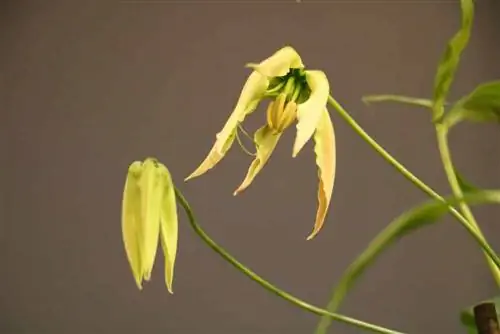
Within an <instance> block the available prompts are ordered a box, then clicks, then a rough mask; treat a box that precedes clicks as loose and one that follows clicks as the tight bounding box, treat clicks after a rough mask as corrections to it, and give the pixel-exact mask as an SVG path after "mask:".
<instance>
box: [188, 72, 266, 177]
mask: <svg viewBox="0 0 500 334" xmlns="http://www.w3.org/2000/svg"><path fill="white" fill-rule="evenodd" d="M268 85H269V80H268V79H267V78H266V77H265V76H263V75H262V74H259V73H258V72H255V71H254V72H252V74H250V76H249V77H248V79H247V82H246V83H245V86H243V89H242V91H241V95H240V97H239V99H238V103H237V104H236V107H235V108H234V111H233V113H232V114H231V116H229V119H228V120H227V122H226V124H225V125H224V127H223V128H222V130H221V131H220V132H219V133H217V135H216V140H215V144H214V146H213V147H212V149H211V150H210V152H209V153H208V155H207V157H206V158H205V160H204V161H203V162H202V163H201V164H200V166H199V167H198V168H197V169H196V170H195V171H194V172H193V173H191V175H189V176H188V177H187V178H186V179H185V181H187V180H189V179H192V178H194V177H197V176H200V175H202V174H204V173H206V172H207V171H208V170H209V169H211V168H213V167H214V166H215V165H216V164H217V163H218V162H219V161H220V160H221V159H222V158H223V157H224V155H225V154H226V153H227V151H228V150H229V148H230V147H231V145H232V143H233V141H234V137H235V134H236V131H237V127H238V124H239V123H241V122H243V120H244V119H245V117H246V116H247V115H248V114H250V113H252V112H253V111H254V110H255V109H256V108H257V106H258V104H259V102H260V100H261V99H262V96H263V94H264V93H265V91H266V89H267V87H268Z"/></svg>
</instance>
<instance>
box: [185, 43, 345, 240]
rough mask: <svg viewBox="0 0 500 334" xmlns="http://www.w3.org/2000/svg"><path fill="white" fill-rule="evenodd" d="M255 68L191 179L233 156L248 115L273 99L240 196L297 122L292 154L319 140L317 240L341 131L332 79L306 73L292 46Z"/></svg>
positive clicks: (329, 190)
mask: <svg viewBox="0 0 500 334" xmlns="http://www.w3.org/2000/svg"><path fill="white" fill-rule="evenodd" d="M247 67H250V68H252V69H253V72H252V73H251V74H250V76H249V77H248V79H247V81H246V83H245V85H244V86H243V89H242V91H241V94H240V97H239V99H238V102H237V103H236V107H235V108H234V111H233V113H232V114H231V116H230V117H229V119H228V120H227V122H226V124H225V125H224V127H223V128H222V130H221V131H220V132H219V133H218V134H217V135H216V141H215V144H214V146H213V147H212V149H211V150H210V152H209V153H208V156H207V157H206V158H205V160H204V161H203V162H202V163H201V164H200V166H199V167H198V168H197V169H196V170H195V171H194V172H193V173H192V174H191V175H189V176H188V177H187V178H186V181H187V180H189V179H192V178H194V177H197V176H200V175H202V174H204V173H205V172H207V171H208V170H209V169H211V168H212V167H214V166H215V165H216V164H217V163H218V162H219V161H220V160H221V159H222V158H223V157H224V155H225V154H226V153H227V151H228V150H229V149H230V147H231V145H232V144H233V142H234V139H235V137H236V136H237V131H238V127H239V126H240V124H241V123H242V122H243V121H244V119H245V117H246V116H247V115H249V114H250V113H252V112H253V111H255V109H257V107H258V105H259V103H260V102H261V101H262V100H264V99H266V98H270V99H271V101H270V103H269V106H268V108H267V115H266V116H267V122H266V125H264V126H263V127H261V128H260V129H258V130H257V131H256V132H255V134H254V142H255V145H256V150H257V152H256V157H255V160H254V161H253V162H252V164H251V165H250V168H249V170H248V173H247V175H246V177H245V179H244V180H243V182H242V184H241V185H240V186H239V187H238V188H237V189H236V191H235V195H236V194H238V193H239V192H241V191H243V190H244V189H245V188H247V187H248V186H249V185H250V184H251V183H252V181H253V179H254V178H255V176H256V175H257V174H258V173H259V172H260V170H261V169H262V168H263V167H264V165H265V164H266V162H267V161H268V160H269V157H270V156H271V154H272V152H273V150H274V148H275V147H276V144H277V143H278V140H279V139H280V137H281V135H282V133H283V132H284V131H285V130H286V129H287V128H288V127H289V126H290V125H291V124H292V123H293V122H294V121H295V120H296V121H297V127H296V128H297V134H296V138H295V143H294V145H293V152H292V156H293V157H295V156H297V154H298V153H299V151H300V150H301V149H302V148H303V147H304V145H305V144H306V143H307V142H308V141H309V139H310V138H311V137H313V138H314V141H315V148H314V151H315V153H316V164H317V165H318V168H319V172H318V174H319V180H320V181H319V190H318V201H319V206H318V211H317V215H316V221H315V224H314V229H313V231H312V233H311V234H310V235H309V236H308V238H307V239H308V240H309V239H312V238H313V237H314V236H315V235H316V234H317V233H318V232H319V230H320V229H321V227H322V225H323V222H324V220H325V217H326V213H327V211H328V206H329V204H330V199H331V196H332V191H333V184H334V179H335V164H336V160H335V159H336V157H335V133H334V128H333V124H332V121H331V119H330V115H329V113H328V110H327V108H326V104H327V101H328V96H329V94H330V93H329V91H330V87H329V83H328V79H327V77H326V75H325V73H323V72H322V71H318V70H305V66H304V64H303V63H302V59H301V58H300V56H299V54H298V53H297V52H296V51H295V50H294V49H293V48H292V47H289V46H287V47H284V48H282V49H280V50H278V51H277V52H276V53H274V54H273V55H272V56H271V57H269V58H267V59H265V60H264V61H262V62H260V63H258V64H254V63H252V64H248V65H247Z"/></svg>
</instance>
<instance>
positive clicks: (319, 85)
mask: <svg viewBox="0 0 500 334" xmlns="http://www.w3.org/2000/svg"><path fill="white" fill-rule="evenodd" d="M305 75H306V80H307V84H308V86H309V88H310V89H311V95H310V96H309V99H307V101H305V102H304V103H301V104H299V106H298V107H297V136H296V137H295V143H294V145H293V153H292V156H293V157H296V156H297V154H298V153H299V152H300V150H301V149H302V148H303V147H304V145H305V144H306V143H307V142H308V141H309V139H310V138H311V137H312V135H313V134H314V131H315V130H316V127H317V125H318V122H319V120H320V118H321V115H322V113H323V109H324V108H325V106H326V103H327V101H328V96H329V94H330V85H329V83H328V78H327V77H326V74H325V73H324V72H322V71H305Z"/></svg>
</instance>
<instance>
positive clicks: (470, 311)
mask: <svg viewBox="0 0 500 334" xmlns="http://www.w3.org/2000/svg"><path fill="white" fill-rule="evenodd" d="M483 302H493V303H495V307H496V310H497V316H498V317H499V318H500V313H499V312H500V296H498V297H494V298H491V299H488V300H484V301H482V302H480V303H483ZM480 303H478V304H480ZM460 322H461V323H462V325H463V326H464V327H465V328H466V329H467V333H468V334H477V328H476V322H475V320H474V306H470V307H468V308H466V309H465V310H463V311H462V312H460Z"/></svg>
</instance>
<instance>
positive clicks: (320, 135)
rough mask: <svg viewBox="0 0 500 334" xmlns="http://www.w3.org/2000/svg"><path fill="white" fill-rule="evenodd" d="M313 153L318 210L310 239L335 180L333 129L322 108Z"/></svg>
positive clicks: (325, 209) (319, 223) (322, 217)
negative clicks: (317, 178)
mask: <svg viewBox="0 0 500 334" xmlns="http://www.w3.org/2000/svg"><path fill="white" fill-rule="evenodd" d="M314 141H315V144H316V145H315V146H314V153H315V154H316V164H317V165H318V176H319V186H318V202H319V203H318V211H317V213H316V222H315V223H314V229H313V231H312V233H311V234H310V235H309V236H308V237H307V240H310V239H312V238H314V237H315V236H316V234H318V232H319V231H320V229H321V227H322V226H323V223H324V221H325V218H326V214H327V212H328V207H329V205H330V200H331V198H332V192H333V184H334V181H335V168H336V148H335V131H334V128H333V123H332V120H331V119H330V114H329V113H328V110H327V109H326V108H323V113H322V114H321V119H320V121H319V123H318V128H317V129H316V132H315V133H314Z"/></svg>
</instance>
